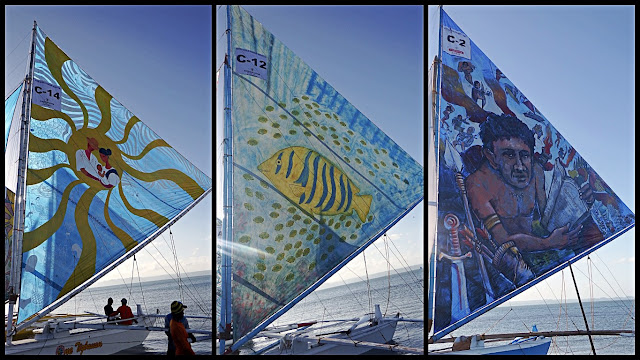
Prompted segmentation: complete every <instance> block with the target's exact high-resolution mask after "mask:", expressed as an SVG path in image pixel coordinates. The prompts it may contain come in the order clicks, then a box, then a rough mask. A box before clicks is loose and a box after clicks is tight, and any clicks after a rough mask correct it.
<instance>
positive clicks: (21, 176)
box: [6, 20, 38, 345]
mask: <svg viewBox="0 0 640 360" xmlns="http://www.w3.org/2000/svg"><path fill="white" fill-rule="evenodd" d="M37 26H38V25H37V24H36V22H35V20H34V21H33V30H32V32H31V47H30V50H29V70H28V72H27V76H26V78H25V80H24V82H25V86H24V89H23V91H24V92H23V95H22V114H21V117H20V121H21V125H20V156H19V158H18V184H17V187H16V196H15V212H14V219H13V242H12V244H11V270H10V280H9V310H8V313H7V335H6V339H7V340H6V342H7V345H11V337H12V335H13V334H12V331H13V330H14V329H13V308H14V306H15V304H16V300H17V299H18V296H20V272H21V271H22V236H23V234H24V211H25V201H26V199H25V192H26V186H27V176H26V174H27V160H28V155H29V122H30V120H31V87H32V85H33V64H34V62H35V60H34V59H35V57H34V54H35V47H36V27H37Z"/></svg>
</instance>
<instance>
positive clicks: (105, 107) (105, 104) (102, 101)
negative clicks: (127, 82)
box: [96, 86, 113, 134]
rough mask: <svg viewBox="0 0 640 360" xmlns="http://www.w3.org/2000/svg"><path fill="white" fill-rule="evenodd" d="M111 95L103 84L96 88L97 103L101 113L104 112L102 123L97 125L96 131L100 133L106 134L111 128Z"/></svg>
mask: <svg viewBox="0 0 640 360" xmlns="http://www.w3.org/2000/svg"><path fill="white" fill-rule="evenodd" d="M112 98H113V96H111V95H110V94H109V93H108V92H107V91H106V90H105V89H103V88H102V86H98V87H97V88H96V103H97V104H98V108H99V109H100V113H102V120H100V124H99V125H98V127H96V131H97V132H99V133H100V134H106V133H107V131H109V129H110V128H111V99H112Z"/></svg>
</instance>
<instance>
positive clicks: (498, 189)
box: [433, 11, 635, 340]
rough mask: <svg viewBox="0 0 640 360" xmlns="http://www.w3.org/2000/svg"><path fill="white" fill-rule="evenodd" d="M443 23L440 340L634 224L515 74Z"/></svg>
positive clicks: (437, 295) (436, 327) (437, 309)
mask: <svg viewBox="0 0 640 360" xmlns="http://www.w3.org/2000/svg"><path fill="white" fill-rule="evenodd" d="M441 16H442V24H443V25H442V26H443V27H442V29H441V33H442V37H441V42H442V47H441V54H442V67H441V87H440V89H439V96H440V98H439V104H440V105H439V111H438V122H439V124H438V126H439V130H438V131H439V133H437V134H438V159H439V165H438V182H439V185H438V212H437V214H438V224H437V225H438V231H437V248H436V252H437V256H436V257H435V258H436V279H435V284H436V293H435V317H434V325H433V326H434V336H433V339H434V340H437V339H439V338H441V337H442V336H444V335H446V334H447V333H449V332H451V331H453V330H454V329H456V328H457V327H459V326H461V325H463V324H465V323H466V322H468V321H470V320H471V319H473V318H475V317H477V316H478V315H480V314H482V313H483V312H485V311H487V310H489V309H491V308H493V307H495V306H497V305H498V304H500V303H502V302H504V301H506V300H508V299H509V298H511V297H512V296H514V295H516V294H518V293H520V292H522V291H524V290H525V289H527V288H529V287H531V286H532V285H534V284H536V283H538V282H540V281H541V280H543V279H545V278H546V277H548V276H550V275H552V274H553V273H555V272H557V271H559V270H561V269H562V268H563V267H565V266H566V265H567V262H568V261H572V262H573V261H577V260H578V259H580V258H581V257H583V256H586V255H587V254H588V253H590V252H592V251H594V250H595V249H597V248H598V247H600V246H602V245H604V244H605V243H607V242H609V241H611V240H612V239H614V238H615V237H617V236H619V235H621V234H622V233H624V232H625V231H627V230H629V229H630V228H631V227H633V226H634V225H635V215H634V214H633V213H632V212H631V210H629V208H628V207H627V206H626V205H625V204H624V203H623V202H622V201H621V200H620V199H619V198H618V196H617V195H616V194H615V193H614V192H613V191H612V189H611V188H610V187H609V186H608V185H607V184H606V183H605V182H604V180H603V179H602V178H601V177H600V176H598V174H597V173H596V172H595V171H594V169H592V168H591V166H589V164H587V162H586V161H585V160H584V159H583V158H582V157H581V156H580V154H579V153H578V152H577V151H576V149H574V148H573V147H572V146H571V145H570V144H569V143H568V142H567V141H566V139H565V138H564V137H562V135H561V134H560V133H559V132H558V131H557V130H556V129H555V128H554V127H553V125H551V123H550V122H549V121H548V120H547V119H546V118H545V116H544V115H542V114H541V113H540V111H539V110H538V109H537V108H536V107H535V106H534V105H533V103H532V102H531V101H530V100H529V99H527V98H526V97H525V96H524V94H523V93H522V92H521V91H520V90H519V89H518V88H517V87H516V86H515V85H514V84H513V83H512V82H511V81H510V80H509V78H508V76H507V74H504V73H503V72H502V71H501V70H500V68H498V67H497V66H496V65H495V64H494V63H493V62H491V60H490V59H489V58H488V57H487V56H486V55H485V54H484V53H483V52H482V51H481V50H480V49H479V48H478V47H477V46H476V45H475V43H474V42H473V41H472V40H471V39H470V37H469V36H468V35H467V34H465V33H464V31H462V29H461V28H460V27H459V26H458V25H456V24H455V23H454V22H453V20H451V18H450V17H449V16H448V15H447V14H446V13H445V12H444V11H441Z"/></svg>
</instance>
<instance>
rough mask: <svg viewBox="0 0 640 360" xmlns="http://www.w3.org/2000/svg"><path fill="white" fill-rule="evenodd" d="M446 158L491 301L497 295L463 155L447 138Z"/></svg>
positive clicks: (486, 296) (486, 292) (488, 300)
mask: <svg viewBox="0 0 640 360" xmlns="http://www.w3.org/2000/svg"><path fill="white" fill-rule="evenodd" d="M444 160H445V163H446V164H447V165H448V167H449V168H450V169H452V170H453V171H454V172H455V174H456V183H457V185H458V188H459V189H460V195H461V196H462V203H463V204H464V210H465V215H466V217H467V227H468V228H469V230H470V231H471V233H472V234H473V239H472V243H473V250H472V251H473V254H474V255H475V258H476V261H477V263H478V268H479V269H480V275H481V277H482V284H483V286H484V290H485V298H486V303H487V304H488V303H490V302H492V301H493V300H494V299H495V295H494V293H493V288H492V287H491V283H490V282H489V275H488V274H487V269H486V268H485V265H484V258H483V257H482V255H481V254H482V253H483V252H484V251H483V246H482V245H481V243H480V241H478V235H477V234H476V228H475V226H474V225H473V220H472V217H471V210H470V208H469V199H468V198H467V191H466V188H465V185H464V178H463V177H462V156H460V153H458V151H457V150H456V149H455V148H454V147H453V145H451V142H450V141H449V140H448V139H447V140H446V143H445V151H444Z"/></svg>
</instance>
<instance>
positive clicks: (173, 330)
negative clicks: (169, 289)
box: [164, 301, 196, 355]
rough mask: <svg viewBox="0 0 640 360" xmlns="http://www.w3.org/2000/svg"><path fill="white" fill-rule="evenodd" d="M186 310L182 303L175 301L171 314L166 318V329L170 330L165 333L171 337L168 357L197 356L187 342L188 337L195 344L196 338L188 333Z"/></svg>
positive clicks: (172, 304)
mask: <svg viewBox="0 0 640 360" xmlns="http://www.w3.org/2000/svg"><path fill="white" fill-rule="evenodd" d="M186 308H187V307H186V306H184V305H183V304H182V303H181V302H180V301H174V302H172V303H171V313H170V314H168V315H167V316H165V318H164V327H165V328H169V330H170V331H165V334H167V336H168V337H169V347H168V349H167V355H195V353H194V352H193V350H192V349H191V345H190V344H189V342H188V341H187V337H189V338H191V340H192V341H193V342H195V341H196V337H195V336H194V335H193V334H191V333H187V330H186V329H188V328H189V322H188V321H187V318H185V317H184V309H186Z"/></svg>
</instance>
